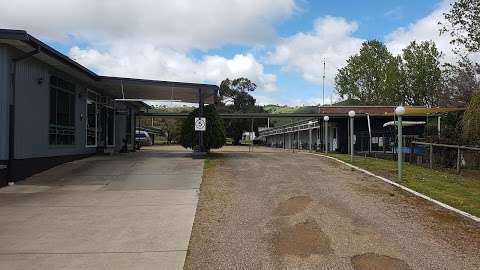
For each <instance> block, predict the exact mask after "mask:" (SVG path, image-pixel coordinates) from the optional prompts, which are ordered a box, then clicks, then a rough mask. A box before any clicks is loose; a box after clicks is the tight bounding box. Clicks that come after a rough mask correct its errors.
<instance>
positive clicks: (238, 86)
mask: <svg viewBox="0 0 480 270" xmlns="http://www.w3.org/2000/svg"><path fill="white" fill-rule="evenodd" d="M256 88H257V85H256V84H255V83H253V82H252V81H250V80H249V79H247V78H237V79H234V80H230V79H228V78H227V79H225V80H224V81H222V83H221V84H220V91H219V95H220V104H218V109H219V111H222V112H229V113H236V112H241V113H248V112H250V113H261V112H264V110H263V108H262V107H259V106H256V105H255V103H256V100H255V98H253V97H252V96H251V95H250V93H251V92H253V91H255V89H256ZM264 122H265V120H263V119H262V120H256V121H254V126H253V129H254V131H258V126H259V124H260V123H264ZM225 127H226V132H227V136H228V137H230V138H232V139H233V142H234V143H235V144H236V143H238V142H239V141H240V139H241V138H242V134H243V132H244V131H250V129H251V128H252V127H251V120H250V119H229V120H226V121H225Z"/></svg>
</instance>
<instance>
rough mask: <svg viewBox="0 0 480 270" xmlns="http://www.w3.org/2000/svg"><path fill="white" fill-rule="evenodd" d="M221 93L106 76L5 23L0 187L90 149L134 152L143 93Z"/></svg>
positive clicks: (211, 96) (163, 97) (205, 99)
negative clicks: (137, 120)
mask: <svg viewBox="0 0 480 270" xmlns="http://www.w3.org/2000/svg"><path fill="white" fill-rule="evenodd" d="M217 93H218V87H217V86H215V85H208V84H194V83H181V82H167V81H155V80H142V79H133V78H120V77H107V76H100V75H97V74H96V73H94V72H93V71H91V70H89V69H87V68H85V67H83V66H82V65H80V64H78V63H77V62H75V61H73V60H72V59H70V58H68V57H67V56H65V55H63V54H62V53H60V52H58V51H56V50H55V49H53V48H51V47H50V46H48V45H46V44H45V43H43V42H41V41H40V40H38V39H36V38H35V37H33V36H31V35H30V34H28V33H27V32H26V31H23V30H9V29H0V187H1V186H4V185H6V184H7V183H8V182H15V181H18V180H22V179H24V178H26V177H28V176H31V175H33V174H35V173H38V172H40V171H42V170H45V169H48V168H51V167H53V166H56V165H58V164H61V163H64V162H68V161H72V160H75V159H78V158H82V157H85V156H89V155H93V154H113V153H119V152H129V151H135V130H136V125H135V123H136V117H137V115H138V114H139V113H141V112H142V111H144V110H146V109H148V108H149V106H148V105H147V104H146V103H144V102H143V101H144V100H151V101H167V100H168V101H177V102H190V103H197V102H201V103H202V104H203V103H206V104H211V103H214V101H215V98H216V95H217Z"/></svg>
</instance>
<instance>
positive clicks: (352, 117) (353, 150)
mask: <svg viewBox="0 0 480 270" xmlns="http://www.w3.org/2000/svg"><path fill="white" fill-rule="evenodd" d="M348 116H349V118H350V162H353V153H354V152H355V148H354V143H353V119H354V117H355V111H349V112H348Z"/></svg>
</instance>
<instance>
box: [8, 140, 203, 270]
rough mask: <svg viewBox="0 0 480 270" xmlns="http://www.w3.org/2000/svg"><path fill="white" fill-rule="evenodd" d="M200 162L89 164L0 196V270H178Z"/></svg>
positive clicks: (147, 155) (134, 156)
mask: <svg viewBox="0 0 480 270" xmlns="http://www.w3.org/2000/svg"><path fill="white" fill-rule="evenodd" d="M202 171H203V161H201V160H193V159H192V158H191V154H190V153H189V152H186V151H182V150H181V149H180V148H168V147H167V148H166V147H160V148H158V147H157V148H156V147H153V148H147V149H145V150H142V151H140V152H137V153H129V154H121V155H115V156H95V157H91V158H87V159H82V160H78V161H74V162H71V163H67V164H64V165H61V166H58V167H55V168H53V169H51V170H48V171H45V172H43V173H40V174H38V175H35V176H33V177H30V178H29V179H27V180H25V181H21V182H19V183H18V184H17V185H15V186H11V187H5V188H2V189H0V269H169V270H170V269H182V268H183V263H184V260H185V256H186V251H187V247H188V242H189V239H190V233H191V228H192V224H193V220H194V216H195V210H196V206H197V200H198V188H199V187H200V183H201V178H202Z"/></svg>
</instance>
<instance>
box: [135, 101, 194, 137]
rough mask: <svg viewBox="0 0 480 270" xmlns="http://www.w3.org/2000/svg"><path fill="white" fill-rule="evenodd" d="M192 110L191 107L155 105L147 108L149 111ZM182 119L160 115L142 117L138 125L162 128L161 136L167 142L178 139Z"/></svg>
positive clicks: (184, 111) (182, 111)
mask: <svg viewBox="0 0 480 270" xmlns="http://www.w3.org/2000/svg"><path fill="white" fill-rule="evenodd" d="M192 110H193V107H186V106H185V107H166V106H156V107H154V108H152V109H149V112H181V113H188V112H191V111H192ZM182 123H183V120H182V119H175V118H161V117H142V118H141V119H140V125H141V126H143V127H154V128H160V129H161V130H162V133H163V136H165V139H166V141H167V142H168V143H172V142H177V141H178V140H179V139H180V133H181V127H182Z"/></svg>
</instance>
